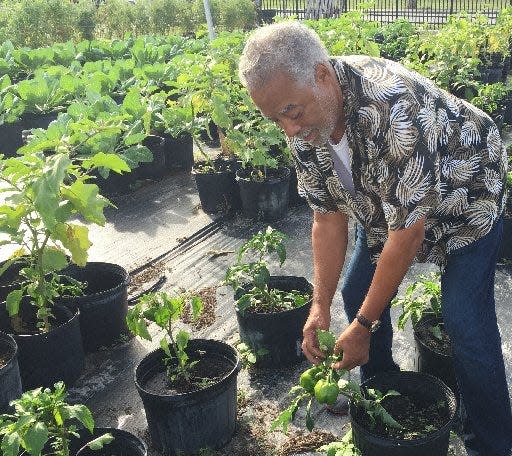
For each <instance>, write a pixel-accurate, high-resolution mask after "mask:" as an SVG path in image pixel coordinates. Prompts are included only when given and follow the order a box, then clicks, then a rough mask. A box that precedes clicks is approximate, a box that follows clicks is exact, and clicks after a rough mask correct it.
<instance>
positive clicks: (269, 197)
mask: <svg viewBox="0 0 512 456" xmlns="http://www.w3.org/2000/svg"><path fill="white" fill-rule="evenodd" d="M269 172H271V171H269ZM236 180H237V181H238V185H239V187H240V198H241V199H242V211H243V214H244V216H245V217H247V218H252V219H257V220H265V221H273V220H279V219H281V218H282V217H284V216H285V215H286V211H287V210H288V203H289V190H290V168H286V167H281V168H278V171H277V173H276V174H275V175H273V176H272V177H270V178H268V179H267V180H265V181H263V182H256V181H253V180H251V179H250V178H249V177H248V173H247V171H246V170H245V169H239V170H238V171H237V172H236Z"/></svg>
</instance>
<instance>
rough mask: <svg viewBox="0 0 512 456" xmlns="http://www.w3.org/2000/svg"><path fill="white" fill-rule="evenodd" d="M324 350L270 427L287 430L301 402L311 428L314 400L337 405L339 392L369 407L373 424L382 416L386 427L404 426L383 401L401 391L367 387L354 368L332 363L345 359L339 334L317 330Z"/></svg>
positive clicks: (356, 404)
mask: <svg viewBox="0 0 512 456" xmlns="http://www.w3.org/2000/svg"><path fill="white" fill-rule="evenodd" d="M317 338H318V343H319V347H320V350H322V351H323V352H324V353H325V355H326V357H325V358H324V359H323V360H322V361H321V362H320V363H319V364H317V365H316V366H313V367H311V368H310V369H308V370H306V371H305V372H303V373H302V374H301V376H300V379H299V384H298V385H296V386H294V387H292V388H291V390H290V392H289V393H288V394H289V395H290V396H293V399H292V401H291V403H290V405H289V406H288V407H287V408H286V409H285V410H284V411H283V412H281V413H280V414H279V416H278V417H277V418H276V419H275V420H274V421H273V422H272V424H271V427H270V430H271V431H274V430H276V429H278V428H282V429H283V431H284V432H287V430H288V425H289V424H290V423H291V421H292V420H293V419H294V417H295V415H296V413H297V410H298V409H299V407H300V406H301V404H303V403H306V402H307V405H306V428H307V429H308V430H309V431H311V430H313V427H314V424H315V423H314V420H313V417H312V415H311V407H312V405H313V401H316V402H317V403H319V404H325V405H334V404H335V403H336V400H337V399H338V396H339V394H342V395H343V396H345V397H347V398H348V399H350V400H351V401H352V402H353V403H354V405H355V406H357V407H362V408H364V410H365V411H366V414H367V415H368V417H369V419H370V422H371V423H373V425H375V424H376V422H377V420H380V421H381V422H382V423H383V424H384V425H385V426H386V427H389V428H398V429H400V428H401V427H402V426H401V425H400V424H399V423H398V422H397V421H395V419H394V418H393V417H392V416H391V415H390V414H389V413H388V412H387V411H386V409H385V408H384V407H383V406H382V402H383V401H384V400H385V399H386V398H388V397H391V396H398V395H399V393H398V392H396V391H393V390H390V391H388V392H387V393H385V394H383V393H381V392H380V391H378V390H376V389H371V388H370V389H363V388H361V387H360V386H359V385H358V384H357V383H356V382H354V381H352V380H351V379H350V372H349V371H347V370H345V369H340V370H336V369H333V367H332V364H333V363H336V362H338V361H340V360H341V358H342V355H337V354H334V346H335V344H336V338H335V336H334V334H332V333H331V332H329V331H323V330H317Z"/></svg>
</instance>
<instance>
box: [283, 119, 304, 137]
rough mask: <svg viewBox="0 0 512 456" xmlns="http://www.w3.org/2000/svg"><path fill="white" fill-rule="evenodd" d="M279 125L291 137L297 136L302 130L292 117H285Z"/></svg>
mask: <svg viewBox="0 0 512 456" xmlns="http://www.w3.org/2000/svg"><path fill="white" fill-rule="evenodd" d="M279 125H280V126H281V128H282V129H283V130H284V132H285V133H286V136H288V137H289V138H291V137H292V136H295V135H296V134H297V133H299V131H300V130H301V126H300V125H299V124H298V123H297V122H296V121H294V120H292V119H286V118H283V119H281V120H280V121H279Z"/></svg>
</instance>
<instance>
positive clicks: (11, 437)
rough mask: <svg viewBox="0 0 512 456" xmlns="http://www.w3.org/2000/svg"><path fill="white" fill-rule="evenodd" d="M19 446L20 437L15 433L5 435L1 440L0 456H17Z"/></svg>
mask: <svg viewBox="0 0 512 456" xmlns="http://www.w3.org/2000/svg"><path fill="white" fill-rule="evenodd" d="M20 445H21V437H20V435H19V434H18V433H17V432H10V433H8V434H5V435H4V437H3V439H2V447H1V448H2V455H3V456H18V454H19V450H20Z"/></svg>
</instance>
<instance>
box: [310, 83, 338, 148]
mask: <svg viewBox="0 0 512 456" xmlns="http://www.w3.org/2000/svg"><path fill="white" fill-rule="evenodd" d="M314 93H315V99H316V102H317V103H318V105H319V106H320V109H321V111H322V113H323V114H324V118H325V119H327V126H326V127H325V128H319V129H317V135H316V136H315V138H314V140H313V141H311V142H310V143H309V144H311V145H312V146H314V147H321V146H323V145H325V144H327V142H329V139H330V137H331V135H332V132H333V131H334V129H335V128H336V123H337V119H336V115H335V113H336V111H337V106H336V100H333V99H332V98H330V97H329V96H328V95H325V94H323V93H322V92H321V91H320V90H316V89H315V91H314Z"/></svg>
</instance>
